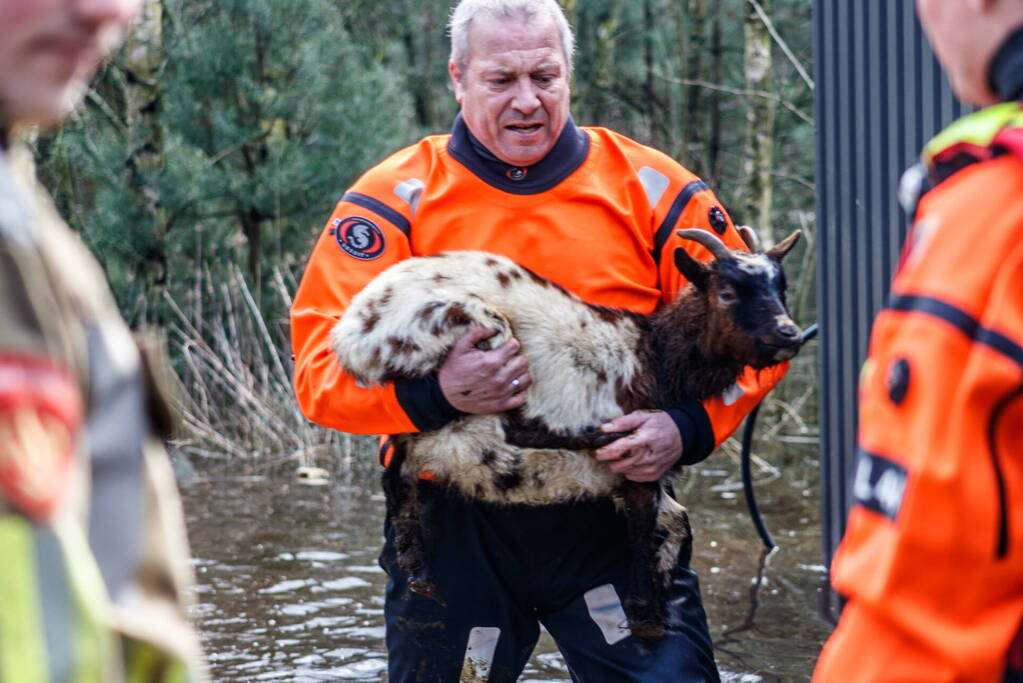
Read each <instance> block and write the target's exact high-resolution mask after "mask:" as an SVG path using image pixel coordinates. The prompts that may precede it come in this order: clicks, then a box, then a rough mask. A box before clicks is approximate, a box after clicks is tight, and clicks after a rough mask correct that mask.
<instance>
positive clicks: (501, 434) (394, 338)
mask: <svg viewBox="0 0 1023 683" xmlns="http://www.w3.org/2000/svg"><path fill="white" fill-rule="evenodd" d="M679 235H680V236H682V237H684V238H686V239H690V240H693V241H695V242H698V243H700V244H702V245H703V246H704V247H706V248H707V249H708V250H710V252H711V253H712V254H713V256H714V259H713V261H711V262H710V263H701V262H699V261H697V260H695V259H693V258H692V257H691V256H689V254H688V253H687V252H686V251H685V250H683V249H681V248H679V249H676V251H675V254H674V258H675V264H676V266H677V267H678V268H679V270H680V271H681V272H682V274H683V275H684V276H685V277H686V279H687V280H689V282H690V283H692V284H691V286H690V287H688V288H687V289H686V290H685V291H684V292H683V293H682V294H681V295H680V296H679V297H678V298H677V299H676V300H675V301H674V302H672V303H671V304H668V305H667V306H664V307H663V308H661V309H660V310H658V311H657V312H655V313H654V314H653V315H652V316H642V315H638V314H635V313H632V312H629V311H624V310H617V309H609V308H605V307H600V306H592V305H590V304H587V303H585V302H583V301H582V300H580V299H579V298H578V297H576V296H575V295H573V294H571V293H570V292H568V291H566V290H565V289H563V288H561V287H559V286H558V285H556V284H554V283H551V282H549V281H548V280H545V279H543V278H541V277H540V276H538V275H536V274H534V273H532V272H531V271H529V270H527V269H525V268H523V267H522V266H519V265H518V264H516V263H514V262H513V261H511V260H509V259H507V258H505V257H502V256H497V255H494V254H488V253H485V252H473V251H464V252H445V253H443V254H439V255H437V256H432V257H422V258H411V259H407V260H405V261H402V262H400V263H397V264H395V265H394V266H391V267H390V268H388V269H387V270H385V271H384V272H383V273H381V274H380V275H379V276H377V278H376V279H374V280H373V281H372V282H370V283H369V285H367V286H366V288H365V289H364V290H363V291H362V292H360V293H359V294H358V295H357V296H356V297H355V298H354V299H353V301H352V303H351V305H350V306H349V308H348V310H347V311H346V312H345V314H344V316H343V317H342V318H341V320H340V321H339V322H338V323H337V325H336V326H335V327H334V330H333V331H332V347H333V350H334V352H335V353H336V354H337V356H338V359H339V361H340V363H341V366H342V367H343V368H344V369H345V370H346V371H347V372H348V373H350V374H351V375H353V376H354V377H356V378H357V379H358V380H360V381H361V382H363V383H367V384H382V383H384V382H389V381H394V380H397V379H416V378H419V377H424V376H427V375H429V374H431V373H435V372H436V371H437V369H438V367H439V366H440V365H441V363H442V362H443V360H444V358H445V357H446V355H447V353H448V350H449V349H450V348H451V347H452V346H453V345H454V343H455V341H456V340H457V339H458V338H459V337H461V336H462V335H464V334H465V332H466V330H467V329H468V328H469V327H470V326H471V325H482V326H484V327H489V328H491V329H494V330H497V334H496V335H495V336H494V337H492V338H490V339H489V340H488V341H489V342H490V344H491V347H496V346H499V345H501V344H503V343H504V342H505V341H506V340H507V339H509V338H510V337H511V336H513V335H514V336H515V338H516V339H517V340H518V341H519V343H520V344H521V346H522V353H523V354H524V355H525V356H526V358H527V360H528V361H529V364H530V374H531V376H532V377H533V383H532V384H531V385H530V387H529V388H528V389H527V391H526V403H525V405H524V406H523V407H522V408H520V409H518V410H515V411H512V412H509V413H506V414H502V415H466V416H464V417H461V418H459V419H456V420H454V421H453V422H451V423H450V424H448V425H447V426H445V427H443V428H442V429H439V430H436V431H432V432H425V433H416V434H404V435H400V436H398V437H396V446H397V447H396V452H397V451H400V452H401V457H395V458H394V459H393V460H392V464H391V465H390V466H389V468H388V471H387V472H386V473H385V475H384V476H385V496H387V497H388V511H389V514H390V515H391V518H392V520H394V521H395V525H396V531H397V532H398V534H399V536H400V537H399V539H397V540H398V545H399V548H400V551H399V562H400V563H401V566H402V567H403V569H405V570H406V571H409V574H410V576H412V577H413V578H412V581H411V583H412V584H413V585H411V586H410V588H412V589H413V590H416V591H417V592H425V593H428V592H429V586H430V584H429V580H428V573H429V570H428V568H427V567H426V566H425V560H424V558H423V557H422V529H421V528H419V526H418V525H419V520H418V514H417V509H416V503H415V481H416V479H417V478H418V476H419V474H420V473H421V472H424V471H429V472H431V473H432V474H433V476H434V477H435V478H436V479H437V480H438V481H442V482H445V483H447V484H448V485H450V486H452V487H453V488H454V489H456V490H457V491H459V492H460V493H461V494H462V495H464V496H466V497H468V498H474V499H479V500H485V501H491V502H498V503H519V504H529V505H544V504H551V503H557V502H565V501H571V500H582V499H587V498H597V497H611V498H613V499H614V500H615V501H616V502H617V503H618V504H619V506H620V507H622V508H623V509H624V511H625V514H626V516H627V518H628V519H629V529H630V539H629V542H630V545H631V550H632V563H631V564H632V576H631V579H630V588H629V595H627V596H626V599H625V603H626V613H627V614H628V616H629V626H630V629H632V631H633V633H635V634H636V635H639V636H641V637H647V638H657V637H659V635H660V634H662V633H663V628H664V625H663V623H664V604H663V602H664V601H663V598H662V595H663V590H664V588H665V587H666V586H667V585H668V583H669V582H670V581H671V578H672V572H673V570H674V568H675V567H676V566H678V564H679V561H680V553H681V554H685V553H686V552H687V549H688V548H689V546H690V534H689V526H688V519H687V518H686V513H685V510H684V508H683V507H682V506H681V505H679V504H678V503H677V502H676V501H674V500H673V499H672V498H671V496H670V495H668V493H667V491H666V487H665V482H661V483H660V484H654V485H641V484H635V483H632V482H627V481H626V480H625V479H624V478H623V477H622V476H620V475H616V474H614V473H612V472H611V471H610V470H608V468H607V466H606V465H605V464H604V463H600V462H598V461H597V460H595V459H594V458H593V457H592V454H591V452H590V451H591V450H592V449H595V448H598V447H600V446H602V445H604V444H605V443H607V441H608V440H609V438H612V437H613V436H615V435H607V434H603V433H601V432H599V425H601V424H603V423H604V422H606V421H608V420H610V419H612V418H614V417H617V416H619V415H622V414H625V413H628V412H631V411H633V410H636V409H640V408H650V409H659V408H660V409H663V408H667V407H670V406H673V405H679V404H680V403H681V402H682V401H684V400H687V399H695V400H703V399H705V398H708V397H711V396H716V395H720V394H722V393H723V392H724V391H725V390H726V389H728V388H729V387H730V386H732V384H734V382H735V380H736V379H737V377H738V376H739V374H740V373H741V372H742V370H743V368H744V367H745V366H747V365H752V366H754V367H765V366H767V365H771V364H774V363H777V362H780V361H782V360H786V359H788V358H791V357H792V355H794V354H795V351H796V350H797V349H798V343H799V339H800V335H799V330H798V328H796V326H795V325H794V324H793V323H792V321H791V319H790V318H789V317H788V314H787V312H786V310H785V291H784V289H785V278H784V274H783V273H782V270H781V266H780V264H781V260H782V259H783V258H784V256H785V255H786V254H787V253H788V251H789V250H790V249H791V248H792V246H793V245H794V244H795V242H796V240H797V239H798V238H799V232H798V231H796V232H794V233H793V234H792V235H790V236H789V237H788V238H786V239H785V240H784V241H783V242H781V243H779V244H778V246H776V247H775V248H774V249H771V250H769V251H767V252H765V253H759V252H760V250H759V248H758V247H757V244H756V241H755V236H754V235H753V234H752V231H749V230H748V229H746V231H745V232H744V237H745V238H746V239H747V242H748V243H749V244H750V247H751V250H752V251H753V252H754V253H748V252H741V251H732V250H729V249H728V248H727V247H726V246H725V245H724V244H723V243H722V242H721V241H720V240H719V239H718V238H717V237H716V236H715V235H713V234H711V233H709V232H706V231H703V230H683V231H679ZM657 350H663V352H660V353H659V352H658V351H657ZM682 560H683V561H686V562H687V561H688V557H683V558H682Z"/></svg>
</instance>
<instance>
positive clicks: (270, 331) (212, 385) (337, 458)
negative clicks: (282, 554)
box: [164, 266, 373, 474]
mask: <svg viewBox="0 0 1023 683" xmlns="http://www.w3.org/2000/svg"><path fill="white" fill-rule="evenodd" d="M273 285H274V287H273V289H274V291H273V292H272V295H273V297H274V298H275V299H276V300H271V304H270V305H269V306H267V308H270V309H272V310H279V311H284V312H286V311H287V310H288V308H289V307H290V305H291V297H290V295H289V294H288V291H289V290H288V286H287V285H286V284H285V276H284V274H283V273H282V271H281V270H280V269H275V270H274V272H273ZM164 298H165V301H166V303H167V305H168V306H169V307H170V309H171V311H172V312H173V318H174V320H173V322H172V324H171V325H170V326H169V330H168V331H169V334H170V337H171V346H172V349H173V355H174V356H175V358H176V366H177V367H176V369H177V374H178V377H179V379H180V381H181V384H182V387H183V390H184V391H183V397H182V411H181V412H182V415H183V428H182V430H181V434H180V436H179V438H177V439H176V440H175V441H174V443H173V445H174V447H175V448H176V449H177V450H178V451H179V452H181V453H182V454H184V455H186V456H187V457H188V458H189V460H190V461H191V462H192V463H194V464H196V465H197V466H198V467H200V468H201V469H204V470H210V469H229V470H230V471H231V472H232V473H240V472H241V473H253V472H266V471H269V470H279V469H282V468H283V469H287V468H294V467H299V466H318V467H325V468H326V469H328V470H330V471H332V472H335V473H337V474H340V473H346V472H351V470H352V466H353V463H354V462H355V461H356V459H369V460H372V455H370V453H371V451H372V449H373V445H372V440H371V439H370V438H369V437H360V436H353V435H349V434H342V433H340V432H336V431H333V430H329V429H324V428H322V427H318V426H316V425H314V424H312V423H310V422H309V421H308V420H307V419H306V418H305V417H304V416H303V415H302V413H301V411H300V410H299V408H298V404H297V402H296V400H295V394H294V390H293V389H292V380H291V378H292V366H291V361H290V352H285V351H283V350H284V349H289V348H290V343H289V340H288V339H287V333H286V330H287V325H286V322H282V323H281V324H278V325H269V324H268V323H267V318H266V317H264V314H263V312H262V309H261V308H260V306H258V305H257V303H256V299H255V298H254V296H253V293H252V290H251V288H250V287H249V285H248V283H247V282H246V279H245V277H244V275H242V273H241V272H240V270H239V269H238V268H237V266H231V267H230V268H229V270H228V272H227V273H226V274H225V275H224V276H220V277H218V278H213V277H211V276H210V273H209V270H208V269H207V268H206V267H202V268H200V269H199V271H198V273H197V276H196V278H195V284H194V287H193V288H192V290H191V291H190V292H189V294H188V295H187V296H186V297H185V301H184V302H180V303H179V302H178V301H175V300H174V299H173V298H172V297H171V296H170V295H169V294H167V293H166V292H165V293H164ZM283 315H284V314H283V313H282V317H283Z"/></svg>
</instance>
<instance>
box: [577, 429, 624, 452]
mask: <svg viewBox="0 0 1023 683" xmlns="http://www.w3.org/2000/svg"><path fill="white" fill-rule="evenodd" d="M631 433H632V432H583V433H582V434H577V435H575V436H574V437H571V439H570V441H571V442H572V448H573V450H580V451H590V450H595V449H597V448H601V447H603V446H606V445H608V444H609V443H613V442H615V441H617V440H618V439H620V438H622V437H623V436H628V435H629V434H631Z"/></svg>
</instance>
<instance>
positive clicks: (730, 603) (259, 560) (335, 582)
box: [183, 469, 830, 683]
mask: <svg viewBox="0 0 1023 683" xmlns="http://www.w3.org/2000/svg"><path fill="white" fill-rule="evenodd" d="M375 475H376V473H375V472H372V471H367V472H365V473H363V474H362V475H361V476H360V475H356V476H355V477H354V478H350V481H348V482H346V483H345V484H335V485H332V486H320V487H310V486H303V485H301V484H299V483H297V482H292V481H290V480H286V479H274V478H265V479H264V478H233V479H232V478H227V479H220V480H196V481H193V482H191V483H189V484H187V485H186V486H185V487H184V490H183V494H184V498H185V505H186V513H187V517H188V526H189V536H190V540H191V543H192V551H193V555H194V557H195V559H194V560H193V562H194V564H195V570H196V573H197V577H198V580H199V589H198V603H199V604H198V607H197V613H196V616H197V620H198V623H199V625H200V628H201V630H202V634H203V642H204V646H205V648H206V651H207V654H208V657H209V660H210V664H211V667H212V669H213V676H214V680H216V681H218V682H219V681H289V682H296V683H305V682H307V681H385V680H386V679H387V675H386V668H387V661H386V652H385V650H384V643H383V637H384V626H383V623H384V619H383V599H382V595H383V590H384V583H385V580H386V577H385V575H384V574H383V572H382V571H381V569H380V568H379V567H378V566H377V564H376V555H377V553H378V552H379V547H380V543H381V536H382V534H381V527H382V523H383V522H382V520H383V500H382V497H381V496H380V495H379V494H378V493H377V481H376V476H375ZM726 476H727V472H725V471H723V470H714V469H705V470H700V469H694V470H693V474H692V475H691V476H690V477H689V479H688V480H687V482H686V483H685V486H684V490H683V491H680V493H683V497H684V499H685V501H686V504H687V506H688V507H689V508H690V511H691V515H692V521H693V527H694V529H695V530H696V534H697V541H696V545H695V548H694V560H693V565H694V569H696V571H697V572H698V573H699V574H700V577H701V580H702V589H703V594H704V601H705V606H706V609H707V613H708V617H709V619H710V622H711V630H712V633H713V636H714V640H715V646H716V655H717V658H718V665H719V667H720V668H721V670H722V679H723V680H724V681H726V682H727V681H732V682H742V683H754V682H758V681H764V682H768V681H800V680H807V679H808V678H809V675H810V672H811V671H812V669H813V662H814V660H815V659H816V655H817V652H818V650H819V648H820V644H821V643H822V641H823V639H824V638H825V637H826V635H827V633H828V631H829V630H830V626H829V625H828V624H827V623H825V622H824V621H823V620H822V619H821V618H820V617H819V616H818V602H819V600H820V595H821V590H822V584H823V579H824V576H825V573H824V568H823V567H821V566H820V565H819V562H820V535H819V527H818V524H817V501H816V498H815V497H814V496H813V495H812V492H811V495H806V494H805V493H804V492H805V491H807V490H808V489H803V488H799V487H795V486H793V485H792V483H791V482H788V483H786V482H784V481H782V480H779V481H776V482H772V483H771V485H770V486H764V487H762V488H759V489H758V498H759V499H760V501H761V507H762V510H763V512H764V516H765V518H766V520H767V522H768V524H769V525H770V526H771V529H772V531H773V532H774V535H775V540H776V541H777V542H778V543H779V544H780V546H781V548H780V549H779V550H777V551H775V552H774V553H772V554H770V555H769V556H768V555H765V554H763V553H761V551H760V548H759V545H758V543H759V541H758V539H757V536H756V533H755V532H754V530H753V527H752V525H751V524H750V523H749V518H748V516H747V515H746V513H745V509H744V507H743V502H742V500H741V496H738V497H736V496H735V493H734V491H733V490H732V489H731V488H730V485H722V484H721V482H722V480H723V479H724V477H726ZM521 680H522V681H524V682H528V681H564V682H565V683H568V681H569V680H570V679H569V676H568V672H567V670H566V669H565V665H564V661H563V659H562V658H561V655H560V654H559V653H558V652H557V648H556V647H555V646H554V643H553V641H552V640H551V639H550V637H549V636H547V635H546V634H544V635H543V636H542V637H541V641H540V644H539V645H538V647H537V649H536V652H534V654H533V657H532V659H531V660H530V662H529V665H528V667H527V669H526V671H525V672H524V674H523V676H522V679H521Z"/></svg>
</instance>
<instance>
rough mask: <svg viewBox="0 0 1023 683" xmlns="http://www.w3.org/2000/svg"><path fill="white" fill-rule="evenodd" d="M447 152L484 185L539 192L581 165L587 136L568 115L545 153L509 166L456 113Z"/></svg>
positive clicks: (530, 192) (515, 190)
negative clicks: (533, 160)
mask: <svg viewBox="0 0 1023 683" xmlns="http://www.w3.org/2000/svg"><path fill="white" fill-rule="evenodd" d="M448 152H450V153H451V156H452V157H454V158H455V159H457V160H458V161H459V162H461V164H462V165H463V166H465V167H466V168H467V169H469V170H470V171H472V172H473V173H474V174H475V175H476V176H478V177H479V178H480V179H481V180H483V181H484V182H486V183H487V184H488V185H492V186H494V187H496V188H497V189H499V190H503V191H505V192H508V193H511V194H539V193H541V192H546V191H547V190H549V189H551V188H553V187H554V186H556V185H557V184H558V183H560V182H561V181H562V180H564V179H565V178H567V177H568V176H570V175H572V173H573V172H574V171H575V170H576V169H577V168H579V167H580V166H582V163H583V162H584V161H586V156H587V155H588V154H589V153H590V136H588V135H587V134H586V133H585V132H583V131H582V130H581V129H580V128H579V127H578V126H576V125H575V122H574V121H572V117H571V116H570V117H568V121H566V122H565V128H564V130H562V131H561V135H559V136H558V141H557V142H556V143H554V147H553V148H552V149H551V151H550V152H549V153H548V154H547V156H545V157H544V158H543V159H541V160H540V161H538V162H536V163H535V164H533V165H532V166H526V167H518V166H510V165H508V164H506V163H505V162H503V161H501V160H500V159H498V158H497V157H496V156H494V155H493V154H492V153H491V152H490V150H488V149H487V148H486V147H484V146H483V144H482V143H481V142H480V141H479V140H477V139H476V138H475V137H474V136H473V134H472V133H470V132H469V127H468V126H466V125H465V121H464V120H462V115H461V114H459V115H458V116H456V117H455V123H454V126H452V128H451V140H450V141H449V142H448Z"/></svg>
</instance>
